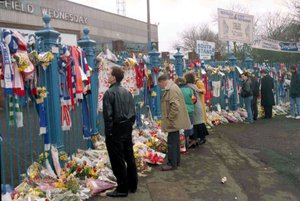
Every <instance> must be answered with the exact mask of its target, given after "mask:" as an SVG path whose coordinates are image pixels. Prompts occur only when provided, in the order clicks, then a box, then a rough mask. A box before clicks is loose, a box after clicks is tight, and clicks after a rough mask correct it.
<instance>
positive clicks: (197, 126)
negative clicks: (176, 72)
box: [184, 71, 209, 147]
mask: <svg viewBox="0 0 300 201" xmlns="http://www.w3.org/2000/svg"><path fill="white" fill-rule="evenodd" d="M184 78H185V80H186V83H187V85H188V86H189V87H190V88H192V89H193V90H194V91H195V92H196V98H197V102H196V104H195V112H194V114H193V118H194V124H193V127H194V135H193V140H192V142H191V145H190V147H195V146H197V145H201V144H205V143H206V136H207V135H209V133H208V130H207V128H206V125H205V122H204V118H203V109H202V108H203V107H202V102H201V99H200V96H199V93H197V90H199V89H198V88H197V86H196V85H195V81H196V80H195V78H196V75H195V73H194V72H192V71H191V72H187V73H186V74H185V75H184Z"/></svg>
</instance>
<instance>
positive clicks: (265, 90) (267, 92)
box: [260, 69, 275, 119]
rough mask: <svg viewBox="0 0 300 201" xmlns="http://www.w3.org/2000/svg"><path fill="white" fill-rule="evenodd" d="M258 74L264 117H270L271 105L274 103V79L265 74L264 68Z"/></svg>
mask: <svg viewBox="0 0 300 201" xmlns="http://www.w3.org/2000/svg"><path fill="white" fill-rule="evenodd" d="M260 74H261V76H262V78H261V86H260V94H261V105H262V106H263V107H264V111H265V117H264V118H265V119H271V118H272V107H273V105H275V100H274V94H273V90H274V80H273V78H272V77H271V76H270V75H269V74H267V72H266V70H264V69H263V70H261V71H260Z"/></svg>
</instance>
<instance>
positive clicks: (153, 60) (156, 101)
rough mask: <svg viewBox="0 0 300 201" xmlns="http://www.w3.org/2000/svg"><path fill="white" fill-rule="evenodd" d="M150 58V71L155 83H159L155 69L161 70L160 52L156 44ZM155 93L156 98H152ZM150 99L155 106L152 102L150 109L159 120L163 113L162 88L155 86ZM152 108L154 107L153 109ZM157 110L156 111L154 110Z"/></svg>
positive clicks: (153, 45)
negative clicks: (161, 104) (161, 111)
mask: <svg viewBox="0 0 300 201" xmlns="http://www.w3.org/2000/svg"><path fill="white" fill-rule="evenodd" d="M149 57H150V69H151V77H152V80H153V82H154V83H157V75H158V72H154V67H157V68H159V64H160V61H159V58H158V57H159V52H158V51H157V50H156V44H155V43H153V44H152V50H151V52H149ZM153 92H154V93H155V94H156V95H155V96H152V94H153ZM150 99H151V101H154V106H153V104H151V101H150V108H151V112H152V114H154V116H156V117H157V118H158V119H160V118H161V113H160V87H159V85H158V84H156V85H155V86H154V88H153V89H152V90H151V93H150ZM151 106H152V107H151ZM154 108H155V109H154Z"/></svg>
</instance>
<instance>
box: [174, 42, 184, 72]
mask: <svg viewBox="0 0 300 201" xmlns="http://www.w3.org/2000/svg"><path fill="white" fill-rule="evenodd" d="M179 50H180V48H179V47H178V48H177V52H176V54H174V57H175V69H176V74H177V75H178V76H180V77H182V76H183V54H181V53H180V52H179Z"/></svg>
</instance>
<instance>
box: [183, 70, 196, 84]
mask: <svg viewBox="0 0 300 201" xmlns="http://www.w3.org/2000/svg"><path fill="white" fill-rule="evenodd" d="M184 79H185V80H186V83H187V84H194V83H195V80H196V79H195V73H194V72H192V71H189V72H187V73H185V74H184Z"/></svg>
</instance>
